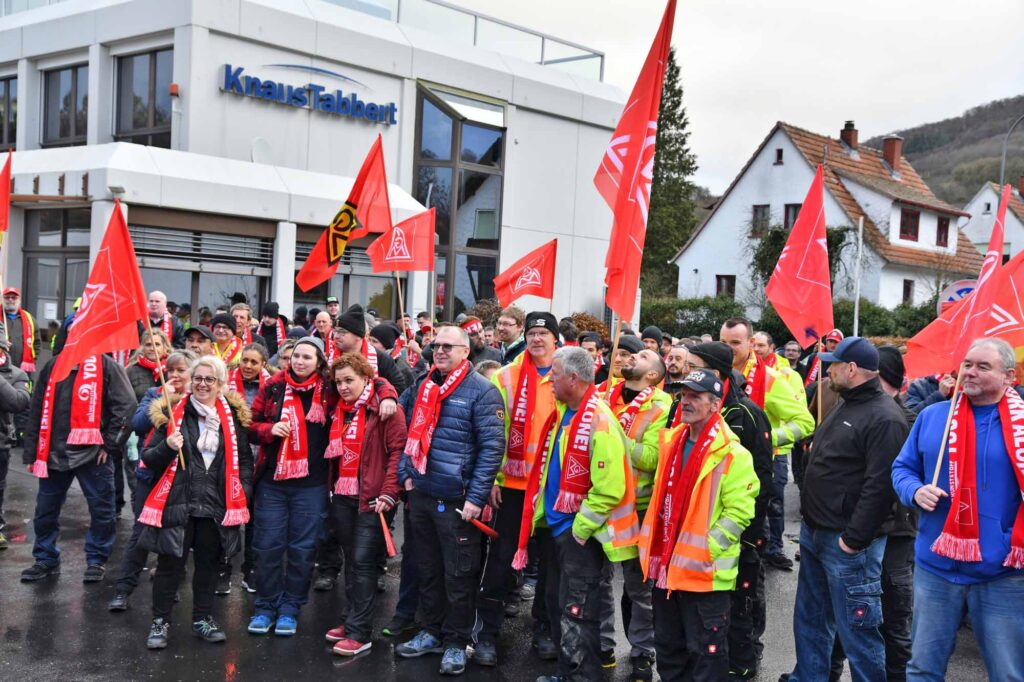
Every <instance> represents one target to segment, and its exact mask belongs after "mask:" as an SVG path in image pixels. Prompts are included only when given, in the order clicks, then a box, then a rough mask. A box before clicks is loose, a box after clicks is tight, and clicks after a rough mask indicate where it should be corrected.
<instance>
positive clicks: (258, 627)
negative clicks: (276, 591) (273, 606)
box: [249, 613, 272, 635]
mask: <svg viewBox="0 0 1024 682" xmlns="http://www.w3.org/2000/svg"><path fill="white" fill-rule="evenodd" d="M271 625H272V621H271V619H270V616H268V615H267V614H265V613H257V614H256V615H255V616H253V617H252V618H250V619H249V634H250V635H265V634H267V633H268V632H270V626H271Z"/></svg>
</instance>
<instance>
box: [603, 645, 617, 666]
mask: <svg viewBox="0 0 1024 682" xmlns="http://www.w3.org/2000/svg"><path fill="white" fill-rule="evenodd" d="M601 667H602V668H614V667H615V649H602V650H601Z"/></svg>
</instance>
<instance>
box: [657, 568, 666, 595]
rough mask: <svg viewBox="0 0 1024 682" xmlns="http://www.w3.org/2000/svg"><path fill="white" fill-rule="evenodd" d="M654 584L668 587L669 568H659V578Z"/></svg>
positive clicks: (663, 587)
mask: <svg viewBox="0 0 1024 682" xmlns="http://www.w3.org/2000/svg"><path fill="white" fill-rule="evenodd" d="M654 586H655V587H657V588H659V589H662V590H667V589H668V569H667V568H665V567H664V566H661V567H660V568H658V579H657V580H656V581H655V583H654Z"/></svg>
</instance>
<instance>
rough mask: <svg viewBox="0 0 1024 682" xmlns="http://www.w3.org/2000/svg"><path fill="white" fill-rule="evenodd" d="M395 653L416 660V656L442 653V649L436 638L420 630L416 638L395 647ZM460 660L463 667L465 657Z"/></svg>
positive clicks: (439, 641)
mask: <svg viewBox="0 0 1024 682" xmlns="http://www.w3.org/2000/svg"><path fill="white" fill-rule="evenodd" d="M395 653H396V654H398V655H399V656H401V657H402V658H416V657H417V656H423V655H424V654H440V653H444V647H442V646H441V640H439V639H438V638H437V637H434V636H433V635H432V634H430V633H429V632H427V631H426V630H420V631H419V632H417V633H416V636H415V637H413V638H412V639H410V640H409V641H408V642H406V643H405V644H399V645H398V646H396V647H395ZM463 656H465V654H463ZM462 660H463V665H465V660H466V659H465V657H463V659H462Z"/></svg>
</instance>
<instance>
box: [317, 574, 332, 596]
mask: <svg viewBox="0 0 1024 682" xmlns="http://www.w3.org/2000/svg"><path fill="white" fill-rule="evenodd" d="M337 584H338V576H336V575H331V574H330V573H321V574H320V575H318V576H317V577H316V580H314V581H313V589H314V590H316V591H317V592H330V591H331V590H333V589H334V586H335V585H337Z"/></svg>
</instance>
